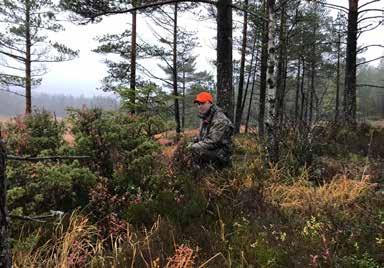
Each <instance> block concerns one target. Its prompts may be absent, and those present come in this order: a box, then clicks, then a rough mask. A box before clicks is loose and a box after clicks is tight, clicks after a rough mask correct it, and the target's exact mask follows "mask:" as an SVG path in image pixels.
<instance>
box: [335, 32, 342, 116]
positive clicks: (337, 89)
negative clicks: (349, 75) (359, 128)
mask: <svg viewBox="0 0 384 268" xmlns="http://www.w3.org/2000/svg"><path fill="white" fill-rule="evenodd" d="M337 38H338V39H337V65H336V103H335V122H336V123H337V122H338V121H339V114H340V112H339V108H340V55H341V51H340V50H341V44H340V43H341V42H340V41H341V33H340V32H338V36H337Z"/></svg>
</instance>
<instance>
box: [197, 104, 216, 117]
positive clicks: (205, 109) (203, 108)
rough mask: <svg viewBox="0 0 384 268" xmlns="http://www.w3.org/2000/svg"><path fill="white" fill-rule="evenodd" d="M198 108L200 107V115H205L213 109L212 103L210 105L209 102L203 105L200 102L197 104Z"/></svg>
mask: <svg viewBox="0 0 384 268" xmlns="http://www.w3.org/2000/svg"><path fill="white" fill-rule="evenodd" d="M197 106H198V109H199V113H200V114H205V113H206V112H208V111H209V109H210V108H211V106H212V103H210V102H209V101H207V102H203V103H202V102H199V103H197Z"/></svg>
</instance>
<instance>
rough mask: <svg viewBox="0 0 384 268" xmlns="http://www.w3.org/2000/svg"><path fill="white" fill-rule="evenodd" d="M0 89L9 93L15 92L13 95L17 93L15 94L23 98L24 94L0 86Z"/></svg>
mask: <svg viewBox="0 0 384 268" xmlns="http://www.w3.org/2000/svg"><path fill="white" fill-rule="evenodd" d="M0 91H3V92H7V93H11V94H15V95H17V96H20V97H24V98H25V95H23V94H20V93H18V92H16V91H12V90H9V89H4V88H0Z"/></svg>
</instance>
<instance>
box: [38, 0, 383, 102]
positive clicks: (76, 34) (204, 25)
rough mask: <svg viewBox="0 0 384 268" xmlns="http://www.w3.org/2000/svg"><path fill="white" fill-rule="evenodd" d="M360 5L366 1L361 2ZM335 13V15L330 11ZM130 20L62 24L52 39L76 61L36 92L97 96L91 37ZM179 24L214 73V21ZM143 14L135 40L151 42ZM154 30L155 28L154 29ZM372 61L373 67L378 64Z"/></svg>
mask: <svg viewBox="0 0 384 268" xmlns="http://www.w3.org/2000/svg"><path fill="white" fill-rule="evenodd" d="M329 2H330V3H332V4H337V5H343V6H347V4H348V0H334V1H329ZM360 2H361V3H360V5H361V4H364V3H366V2H368V0H364V1H363V0H360ZM372 7H374V8H380V9H383V8H384V0H380V1H379V2H377V3H374V5H372ZM333 13H334V12H333ZM130 20H131V17H130V15H129V14H125V15H118V16H116V15H115V16H111V17H108V18H105V19H104V20H103V21H102V22H101V23H98V24H90V25H86V26H77V25H72V24H69V23H67V24H65V28H66V31H65V32H61V33H58V34H57V35H55V36H54V38H55V39H57V40H60V41H62V42H64V43H66V44H67V45H68V46H70V47H72V48H75V49H79V50H80V56H79V58H77V59H75V60H73V61H70V62H64V63H55V64H50V65H49V66H48V70H49V72H48V73H47V74H46V75H45V76H44V77H43V83H42V85H41V86H40V87H39V88H37V89H35V91H37V92H50V93H64V94H68V95H69V94H71V95H81V94H83V95H87V96H92V95H100V94H103V92H102V91H100V90H96V88H97V87H99V86H100V80H101V79H102V78H103V77H104V76H105V75H106V71H107V70H106V67H105V66H104V64H103V59H104V58H105V57H104V56H101V55H98V54H96V53H93V52H91V50H92V49H93V48H95V47H96V46H97V42H96V41H95V40H94V38H95V37H96V36H98V35H102V34H104V33H120V32H122V31H123V30H124V29H126V28H127V27H129V22H130ZM179 21H180V24H181V25H182V26H184V27H185V28H186V29H187V30H189V31H191V30H192V31H196V32H197V36H198V37H199V42H200V45H201V46H200V47H199V48H197V49H196V51H195V55H198V60H197V67H198V69H199V70H201V71H202V70H207V71H211V72H212V73H213V74H215V69H214V66H213V65H212V64H211V63H210V61H212V60H214V59H215V58H216V52H215V50H214V46H215V40H214V37H215V35H216V30H215V20H214V19H210V20H206V21H198V20H196V19H194V18H193V16H192V15H191V14H187V15H184V16H183V17H181V18H180V19H179ZM148 23H149V21H148V22H147V21H146V20H145V19H144V16H143V15H140V14H139V15H138V38H140V39H143V40H146V41H151V40H153V37H152V33H151V31H150V27H148ZM153 27H154V28H155V26H153ZM383 33H384V31H383V27H382V26H381V27H380V28H378V29H377V30H375V31H374V32H369V33H364V34H363V35H362V36H361V37H360V39H359V45H369V44H381V45H384V34H383ZM383 52H384V49H383V48H379V47H373V48H370V49H369V50H368V52H367V53H365V54H364V56H365V57H366V58H367V59H372V58H375V57H378V56H381V55H383ZM377 63H378V62H375V63H373V64H377ZM141 64H143V65H144V66H145V67H146V68H148V69H150V70H151V71H152V72H154V73H157V75H160V76H161V72H160V70H159V69H158V68H157V66H156V63H155V62H153V61H148V60H146V61H142V62H141Z"/></svg>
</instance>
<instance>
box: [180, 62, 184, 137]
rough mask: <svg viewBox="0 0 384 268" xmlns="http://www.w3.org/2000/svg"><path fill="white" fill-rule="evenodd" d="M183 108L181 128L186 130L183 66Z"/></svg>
mask: <svg viewBox="0 0 384 268" xmlns="http://www.w3.org/2000/svg"><path fill="white" fill-rule="evenodd" d="M182 102H183V103H182V105H183V109H182V112H181V129H182V130H183V131H184V129H185V71H184V66H183V101H182Z"/></svg>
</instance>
